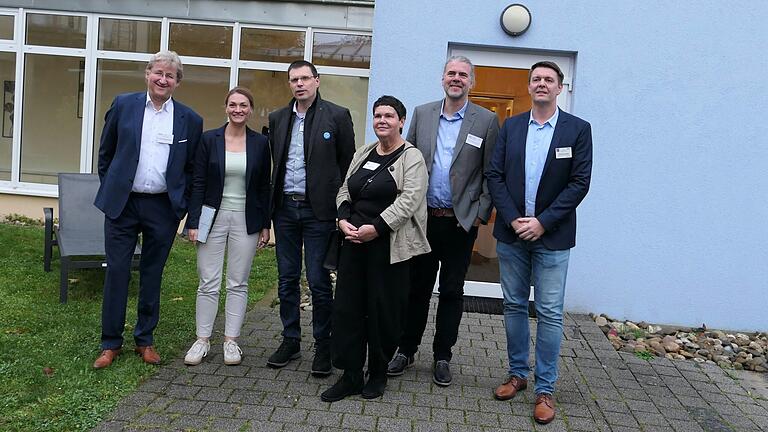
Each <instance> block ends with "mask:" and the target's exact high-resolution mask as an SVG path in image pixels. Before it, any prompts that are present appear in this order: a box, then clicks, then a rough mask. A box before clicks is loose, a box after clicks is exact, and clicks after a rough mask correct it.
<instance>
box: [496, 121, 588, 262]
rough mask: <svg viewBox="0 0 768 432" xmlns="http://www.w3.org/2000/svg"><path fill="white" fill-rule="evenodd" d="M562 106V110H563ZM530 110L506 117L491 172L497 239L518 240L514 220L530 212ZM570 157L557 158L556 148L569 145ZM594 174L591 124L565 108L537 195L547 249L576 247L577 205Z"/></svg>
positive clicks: (551, 145)
mask: <svg viewBox="0 0 768 432" xmlns="http://www.w3.org/2000/svg"><path fill="white" fill-rule="evenodd" d="M558 109H559V108H558ZM529 119H530V111H527V112H524V113H522V114H518V115H516V116H514V117H510V118H508V119H507V120H505V121H504V125H503V126H502V128H501V131H500V132H499V137H498V140H497V141H496V146H495V148H494V151H493V157H492V158H491V164H490V167H489V168H488V171H487V172H486V177H487V178H488V189H489V190H490V192H491V197H492V199H493V204H494V205H495V206H496V212H497V213H496V217H497V221H496V224H495V226H494V229H493V235H494V237H496V239H497V240H499V241H503V242H505V243H513V242H515V241H517V240H518V236H517V234H515V231H514V230H513V229H512V227H511V224H512V221H514V220H515V219H517V218H519V217H522V216H525V142H526V138H527V135H528V120H529ZM569 147H570V149H571V157H568V158H561V159H557V158H556V157H555V149H558V148H569ZM591 176H592V128H591V126H590V124H589V123H587V122H586V121H584V120H582V119H580V118H578V117H576V116H574V115H571V114H568V113H567V112H565V111H562V110H560V115H559V116H558V119H557V124H556V125H555V133H554V135H553V136H552V143H551V144H550V146H549V152H548V153H547V160H546V162H545V163H544V171H543V172H542V174H541V181H540V182H539V189H538V191H537V193H536V210H535V213H536V218H537V219H538V220H539V222H540V223H541V225H542V226H543V227H544V229H545V230H546V231H545V232H544V235H542V236H541V242H542V243H543V244H544V246H545V247H546V248H547V249H550V250H564V249H569V248H572V247H573V246H575V245H576V207H577V206H578V205H579V203H581V200H583V199H584V197H585V196H586V195H587V191H589V182H590V178H591Z"/></svg>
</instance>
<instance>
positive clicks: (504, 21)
mask: <svg viewBox="0 0 768 432" xmlns="http://www.w3.org/2000/svg"><path fill="white" fill-rule="evenodd" d="M530 26H531V11H529V10H528V8H527V7H525V6H523V5H521V4H519V3H515V4H511V5H509V6H507V7H506V8H505V9H504V12H502V13H501V28H502V29H504V31H505V32H506V33H507V34H508V35H511V36H520V35H521V34H523V33H525V31H526V30H528V27H530Z"/></svg>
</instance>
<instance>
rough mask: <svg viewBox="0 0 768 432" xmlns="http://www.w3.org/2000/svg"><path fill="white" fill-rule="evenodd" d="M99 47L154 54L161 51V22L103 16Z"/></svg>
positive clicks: (100, 22) (100, 24) (101, 48)
mask: <svg viewBox="0 0 768 432" xmlns="http://www.w3.org/2000/svg"><path fill="white" fill-rule="evenodd" d="M99 49H100V50H110V51H127V52H140V53H150V54H154V53H156V52H158V51H160V22H158V21H134V20H125V19H112V18H101V19H100V20H99Z"/></svg>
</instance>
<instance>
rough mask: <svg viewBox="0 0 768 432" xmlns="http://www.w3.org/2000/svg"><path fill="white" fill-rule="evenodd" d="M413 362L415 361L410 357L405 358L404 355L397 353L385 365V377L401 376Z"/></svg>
mask: <svg viewBox="0 0 768 432" xmlns="http://www.w3.org/2000/svg"><path fill="white" fill-rule="evenodd" d="M414 361H415V359H414V357H413V356H412V355H410V356H406V355H405V354H400V353H397V355H395V357H394V358H393V359H392V360H391V361H390V362H389V364H388V365H387V376H400V375H402V374H403V372H405V369H406V368H409V367H411V366H413V362H414Z"/></svg>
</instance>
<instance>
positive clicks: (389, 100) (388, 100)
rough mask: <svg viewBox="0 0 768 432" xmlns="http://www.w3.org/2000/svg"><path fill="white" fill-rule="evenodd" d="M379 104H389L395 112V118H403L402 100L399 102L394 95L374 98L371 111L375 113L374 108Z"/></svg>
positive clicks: (403, 107)
mask: <svg viewBox="0 0 768 432" xmlns="http://www.w3.org/2000/svg"><path fill="white" fill-rule="evenodd" d="M380 106H390V107H392V108H393V109H394V110H395V112H396V113H397V119H398V120H402V119H404V118H405V105H403V103H402V102H400V101H399V100H398V99H397V98H396V97H394V96H387V95H384V96H382V97H380V98H378V99H376V102H374V103H373V113H376V108H378V107H380Z"/></svg>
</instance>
